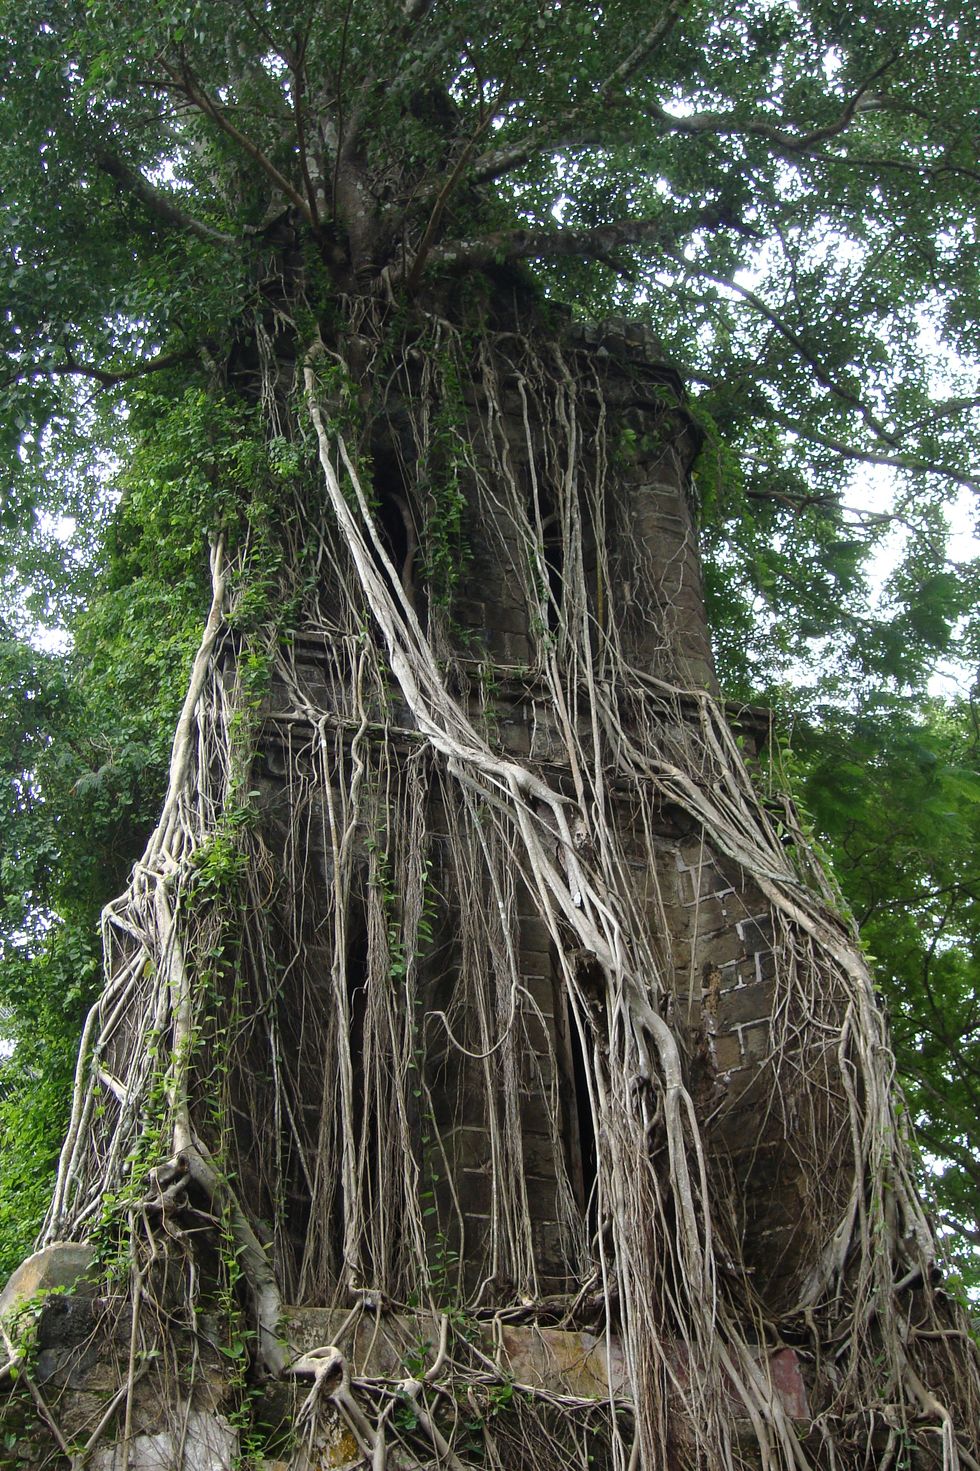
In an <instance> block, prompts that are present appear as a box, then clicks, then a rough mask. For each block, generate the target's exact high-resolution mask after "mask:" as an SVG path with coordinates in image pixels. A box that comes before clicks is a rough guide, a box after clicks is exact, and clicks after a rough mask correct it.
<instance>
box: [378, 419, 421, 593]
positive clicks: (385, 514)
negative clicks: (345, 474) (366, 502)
mask: <svg viewBox="0 0 980 1471" xmlns="http://www.w3.org/2000/svg"><path fill="white" fill-rule="evenodd" d="M374 493H375V504H376V507H377V510H376V513H375V514H376V517H377V523H378V530H379V533H380V538H381V544H382V546H383V547H384V549H385V552H386V553H387V555H388V559H389V561H390V562H391V565H392V567H393V569H394V572H395V576H396V578H397V579H398V583H399V584H400V586H401V589H402V591H403V592H404V594H405V596H406V597H407V598H408V601H409V603H410V604H411V605H412V607H414V608H415V610H416V612H419V611H420V610H419V607H418V593H419V589H418V588H417V586H416V577H417V575H418V565H417V564H418V561H419V558H418V534H417V532H416V528H415V519H414V517H413V515H412V510H411V506H410V505H409V500H408V495H407V493H406V488H405V481H404V477H403V475H402V470H401V466H400V464H399V462H398V458H397V456H396V454H395V452H394V451H393V450H392V449H390V448H389V449H384V448H382V449H376V450H375V458H374ZM391 590H392V592H395V591H396V589H395V588H392V589H391Z"/></svg>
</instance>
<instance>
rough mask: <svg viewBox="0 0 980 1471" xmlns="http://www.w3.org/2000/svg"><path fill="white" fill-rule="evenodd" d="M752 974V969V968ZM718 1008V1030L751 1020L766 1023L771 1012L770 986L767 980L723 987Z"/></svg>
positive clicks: (744, 1024) (741, 1024)
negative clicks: (746, 984)
mask: <svg viewBox="0 0 980 1471" xmlns="http://www.w3.org/2000/svg"><path fill="white" fill-rule="evenodd" d="M753 974H754V970H753ZM722 986H723V989H722V993H721V998H720V1006H719V1010H718V1020H719V1030H720V1029H721V1028H728V1027H733V1026H736V1025H738V1026H746V1025H747V1024H750V1023H752V1022H761V1021H764V1022H766V1023H767V1024H768V1021H769V1016H770V1013H771V1012H772V1001H773V996H772V986H771V985H770V983H769V982H768V981H753V982H752V984H751V985H748V986H732V987H731V988H730V989H725V988H724V982H723V983H722Z"/></svg>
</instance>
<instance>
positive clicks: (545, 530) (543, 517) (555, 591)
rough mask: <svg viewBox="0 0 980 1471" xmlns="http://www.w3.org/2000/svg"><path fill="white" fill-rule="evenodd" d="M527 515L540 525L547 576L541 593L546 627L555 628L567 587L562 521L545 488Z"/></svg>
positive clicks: (531, 505)
mask: <svg viewBox="0 0 980 1471" xmlns="http://www.w3.org/2000/svg"><path fill="white" fill-rule="evenodd" d="M528 518H529V520H530V523H531V526H532V528H536V527H537V526H538V525H540V527H541V552H542V555H543V558H544V571H545V577H546V579H547V581H546V586H545V587H543V588H542V589H541V593H542V595H543V597H544V598H545V600H546V622H547V627H548V628H549V629H550V630H551V631H552V632H553V631H554V630H555V629H556V628H557V627H558V624H559V621H560V615H561V606H562V599H563V597H564V591H565V548H564V545H563V542H562V535H561V521H560V518H559V515H558V512H557V510H556V509H555V506H554V504H553V502H552V500H551V497H550V496H549V495H548V494H547V492H546V491H544V490H542V489H540V487H539V489H538V493H537V506H536V507H535V502H534V500H533V499H532V501H531V504H530V505H529V507H528Z"/></svg>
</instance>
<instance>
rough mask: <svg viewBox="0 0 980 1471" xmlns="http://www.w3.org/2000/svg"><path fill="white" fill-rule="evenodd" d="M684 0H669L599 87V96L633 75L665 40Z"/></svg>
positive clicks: (674, 23) (682, 6) (681, 8)
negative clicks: (640, 38)
mask: <svg viewBox="0 0 980 1471" xmlns="http://www.w3.org/2000/svg"><path fill="white" fill-rule="evenodd" d="M684 4H685V0H671V3H670V4H669V5H668V6H667V7H666V9H665V10H664V12H663V14H662V15H661V16H660V17H659V18H658V19H657V21H656V23H655V24H654V26H653V27H652V29H651V30H649V31H648V32H647V34H646V35H645V36H644V37H643V39H642V40H641V41H640V42H639V44H638V45H637V46H634V48H633V50H632V51H631V52H630V54H629V55H628V56H627V57H626V58H625V60H624V61H621V62H620V64H619V66H617V67H616V69H615V71H612V72H610V74H609V76H608V77H607V78H606V80H605V81H604V82H603V83H602V84H601V85H600V87H599V96H600V97H605V95H606V93H607V92H609V90H610V89H611V88H612V87H618V86H622V85H623V83H624V82H628V81H629V79H630V77H632V76H634V75H635V74H636V72H637V70H638V68H639V67H641V66H642V65H643V63H644V61H646V59H647V58H648V57H649V56H650V55H651V53H652V52H654V51H656V49H657V47H658V46H659V45H660V43H661V41H664V40H666V38H667V36H668V35H669V34H670V32H671V31H672V30H673V28H674V26H675V25H676V23H677V21H678V19H679V18H680V14H681V11H682V10H683V9H684Z"/></svg>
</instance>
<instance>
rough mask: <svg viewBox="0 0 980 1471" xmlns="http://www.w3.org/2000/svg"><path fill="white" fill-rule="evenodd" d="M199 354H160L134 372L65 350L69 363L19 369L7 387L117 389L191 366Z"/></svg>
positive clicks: (182, 350)
mask: <svg viewBox="0 0 980 1471" xmlns="http://www.w3.org/2000/svg"><path fill="white" fill-rule="evenodd" d="M196 351H197V348H196V347H183V348H180V349H178V350H176V351H174V352H163V353H158V354H157V356H156V357H155V358H150V359H149V360H148V361H147V362H145V363H138V364H135V365H134V366H133V367H131V368H118V369H112V368H100V367H98V366H97V365H96V364H95V363H81V362H79V361H78V360H77V358H75V357H74V356H73V355H72V352H71V349H70V348H68V347H65V348H64V354H65V360H64V362H61V363H29V364H26V365H25V366H23V367H21V368H18V369H17V371H16V372H14V373H12V374H11V375H10V376H9V377H8V378H7V379H6V380H5V382H6V383H8V384H9V383H16V382H19V381H22V380H23V379H25V378H33V377H43V378H71V377H75V378H91V379H92V380H93V381H94V382H96V383H98V384H100V385H101V387H103V388H115V387H117V386H118V385H119V384H120V383H131V382H132V381H133V380H134V379H136V378H143V377H145V376H146V374H147V373H161V372H163V371H164V370H165V369H166V368H171V367H173V366H174V365H175V364H176V363H183V362H187V360H188V359H189V358H192V357H193V356H194V354H195V352H196Z"/></svg>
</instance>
